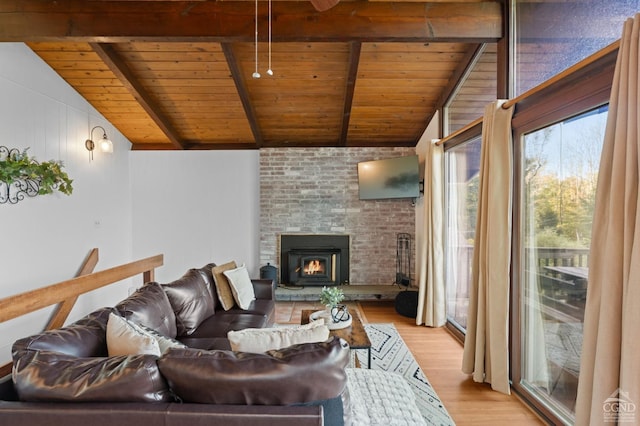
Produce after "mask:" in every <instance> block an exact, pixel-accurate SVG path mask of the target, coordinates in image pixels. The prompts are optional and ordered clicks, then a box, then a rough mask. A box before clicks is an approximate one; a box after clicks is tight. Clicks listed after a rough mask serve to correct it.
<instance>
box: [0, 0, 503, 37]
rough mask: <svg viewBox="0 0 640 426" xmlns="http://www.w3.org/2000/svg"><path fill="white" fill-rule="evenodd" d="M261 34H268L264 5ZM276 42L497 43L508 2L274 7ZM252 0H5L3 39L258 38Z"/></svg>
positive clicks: (0, 14)
mask: <svg viewBox="0 0 640 426" xmlns="http://www.w3.org/2000/svg"><path fill="white" fill-rule="evenodd" d="M260 3H261V6H260V8H259V9H260V11H259V14H260V16H259V35H260V39H261V40H262V41H265V40H266V37H267V33H268V31H267V26H268V16H267V15H268V14H267V5H266V2H260ZM272 10H273V13H272V16H273V41H275V42H283V41H339V42H348V41H359V42H374V41H379V42H382V41H385V42H394V41H397V42H407V41H420V42H434V41H442V42H477V43H482V42H495V41H497V40H498V39H500V38H501V37H502V36H503V11H502V2H501V1H499V0H497V1H496V0H494V1H489V0H488V1H481V2H397V3H394V2H368V1H364V0H356V1H352V2H341V3H339V4H338V5H336V6H335V7H333V8H331V9H329V10H327V11H325V12H318V11H316V10H315V9H314V8H313V6H312V5H311V3H310V2H308V1H277V2H274V3H273V6H272ZM254 16H255V4H254V3H253V2H250V1H207V2H192V1H119V0H104V1H86V0H65V1H42V0H2V1H1V2H0V42H6V41H14V42H29V41H34V42H35V41H62V40H65V41H82V42H93V43H118V42H134V41H155V42H171V41H215V42H237V41H252V40H253V37H254V36H255V29H254Z"/></svg>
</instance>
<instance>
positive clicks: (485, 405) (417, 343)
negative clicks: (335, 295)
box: [276, 302, 544, 426]
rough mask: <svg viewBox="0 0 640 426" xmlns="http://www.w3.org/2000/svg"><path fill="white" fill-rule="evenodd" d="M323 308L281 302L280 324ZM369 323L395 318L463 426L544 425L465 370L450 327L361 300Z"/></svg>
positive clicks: (515, 401) (514, 400) (388, 305)
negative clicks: (421, 322) (426, 322)
mask: <svg viewBox="0 0 640 426" xmlns="http://www.w3.org/2000/svg"><path fill="white" fill-rule="evenodd" d="M316 308H317V309H322V308H323V307H322V306H321V305H320V304H319V303H313V302H277V309H276V315H277V317H276V321H277V322H278V323H294V324H299V323H300V312H301V310H302V309H316ZM350 309H357V310H358V312H359V313H360V316H361V318H362V321H363V322H370V323H394V324H395V326H396V328H397V329H398V331H399V332H400V335H401V336H402V338H403V340H404V341H405V342H406V344H407V346H408V347H409V349H410V350H411V352H412V353H413V356H414V357H415V358H416V361H417V362H418V364H419V365H420V367H421V368H422V370H423V371H424V373H425V375H426V376H427V378H428V379H429V382H431V385H432V386H433V387H434V389H435V391H436V392H437V393H438V395H439V396H440V399H441V400H442V402H443V403H444V406H445V407H446V408H447V411H449V414H450V415H451V417H453V420H454V421H455V422H456V424H457V425H483V424H486V425H507V424H517V425H518V426H520V425H541V424H544V423H543V422H541V421H540V420H539V419H538V418H537V417H536V415H535V414H534V413H533V412H532V411H530V410H529V409H528V408H527V407H526V406H525V405H524V404H523V403H522V402H521V401H520V400H519V399H518V398H517V397H516V396H514V395H511V396H507V395H503V394H501V393H499V392H495V391H493V390H491V388H490V386H489V385H486V384H481V383H475V382H474V381H473V380H471V378H470V377H469V376H468V375H467V374H464V373H463V372H462V371H461V370H460V366H461V365H462V345H461V344H460V343H459V342H458V341H457V340H455V339H454V338H453V336H451V334H449V332H448V331H447V330H446V329H444V328H429V327H424V326H416V325H415V320H414V319H411V318H407V317H404V316H402V315H399V314H398V313H396V311H395V309H394V306H393V302H357V303H353V304H351V307H350Z"/></svg>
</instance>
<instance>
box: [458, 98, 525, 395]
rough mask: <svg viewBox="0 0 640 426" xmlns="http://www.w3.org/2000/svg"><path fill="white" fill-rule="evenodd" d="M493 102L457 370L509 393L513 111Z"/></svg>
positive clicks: (486, 131)
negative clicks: (460, 355) (464, 325)
mask: <svg viewBox="0 0 640 426" xmlns="http://www.w3.org/2000/svg"><path fill="white" fill-rule="evenodd" d="M503 103H504V101H502V100H499V101H495V102H493V103H491V104H489V105H487V107H486V108H485V111H484V118H483V122H482V148H481V153H480V185H479V193H478V215H477V222H476V234H475V240H474V249H473V263H472V267H471V269H472V274H471V280H472V281H471V288H470V294H469V312H468V315H469V317H468V322H467V335H466V338H465V343H464V355H463V359H462V371H464V372H465V373H467V374H472V375H473V380H474V381H476V382H487V383H491V387H492V388H493V389H494V390H497V391H500V392H503V393H506V394H509V393H510V387H509V270H510V263H511V211H512V190H511V189H512V182H513V155H512V152H513V149H512V136H511V116H512V115H513V107H510V108H508V109H505V108H502V104H503Z"/></svg>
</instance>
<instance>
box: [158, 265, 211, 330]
mask: <svg viewBox="0 0 640 426" xmlns="http://www.w3.org/2000/svg"><path fill="white" fill-rule="evenodd" d="M162 288H163V289H164V291H165V293H166V294H167V297H168V298H169V302H170V303H171V307H172V308H173V312H174V313H175V316H176V327H177V331H178V336H188V335H190V334H191V333H193V332H194V331H195V330H196V329H197V328H198V326H199V325H200V323H202V321H204V320H205V319H207V318H209V317H210V316H212V315H213V314H214V313H215V311H214V305H213V295H212V294H211V286H209V285H208V284H207V283H206V282H205V279H204V278H203V276H202V274H201V273H200V272H199V271H198V270H197V269H189V270H188V271H187V272H186V273H185V274H184V275H183V276H182V277H181V278H179V279H177V280H175V281H173V282H171V283H168V284H163V285H162Z"/></svg>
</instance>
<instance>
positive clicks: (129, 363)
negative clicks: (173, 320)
mask: <svg viewBox="0 0 640 426" xmlns="http://www.w3.org/2000/svg"><path fill="white" fill-rule="evenodd" d="M156 360H157V357H155V356H153V355H128V356H127V355H122V356H115V357H92V358H86V357H76V356H70V355H65V354H60V353H55V352H49V351H33V350H26V351H23V352H21V356H20V357H19V358H18V359H14V366H13V381H14V383H15V387H16V391H17V392H18V396H19V398H20V400H21V401H51V402H64V401H73V402H89V401H92V402H160V401H171V400H173V397H172V395H171V393H170V391H169V388H168V386H167V383H166V381H165V380H164V378H163V377H162V375H161V374H160V372H159V370H158V365H157V363H156Z"/></svg>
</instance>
